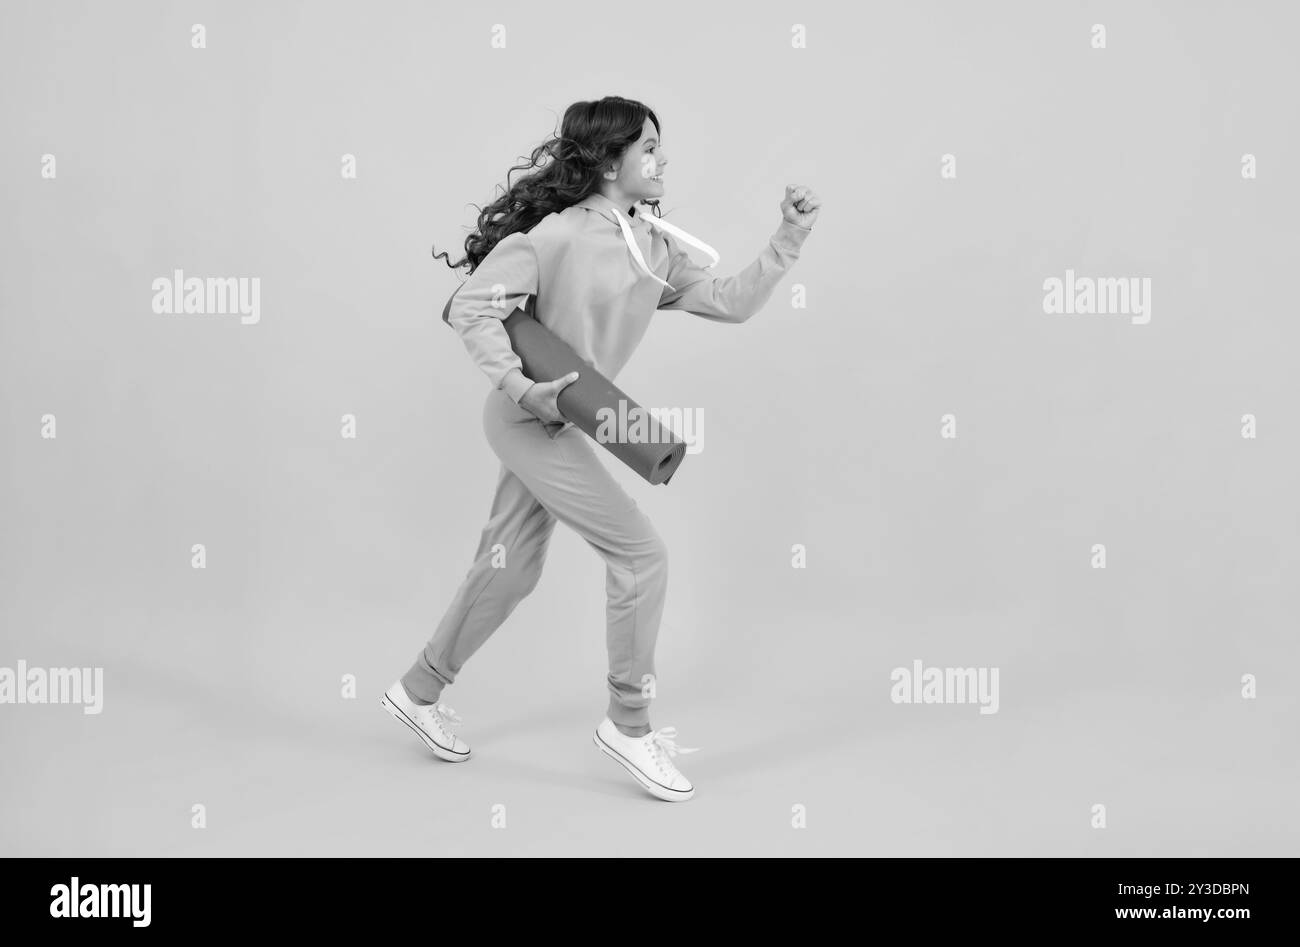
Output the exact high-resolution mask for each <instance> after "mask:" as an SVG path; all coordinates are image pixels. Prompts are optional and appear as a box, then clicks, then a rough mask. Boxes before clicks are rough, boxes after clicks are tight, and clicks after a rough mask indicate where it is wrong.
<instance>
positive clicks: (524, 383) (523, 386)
mask: <svg viewBox="0 0 1300 947" xmlns="http://www.w3.org/2000/svg"><path fill="white" fill-rule="evenodd" d="M498 387H499V388H500V389H501V390H502V391H504V392H505V393H506V394H507V395H509V396H510V400H511V401H513V402H514V403H515V404H518V403H519V399H520V398H522V397H523V396H524V392H525V391H527V390H528V389H529V388H531V387H533V380H532V379H531V378H528V377H527V376H525V375H524V373H523V372H522V371H521V370H520V369H518V368H512V369H510V371H508V372H506V377H505V380H504V381H503V382H502V383H501V384H500V385H499V386H498Z"/></svg>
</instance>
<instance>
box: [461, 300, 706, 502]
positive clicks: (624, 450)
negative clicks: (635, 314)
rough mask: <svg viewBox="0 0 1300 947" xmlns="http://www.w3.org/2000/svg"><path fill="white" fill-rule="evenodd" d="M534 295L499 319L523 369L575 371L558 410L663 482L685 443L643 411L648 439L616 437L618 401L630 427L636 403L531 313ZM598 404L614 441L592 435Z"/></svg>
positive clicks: (549, 376)
mask: <svg viewBox="0 0 1300 947" xmlns="http://www.w3.org/2000/svg"><path fill="white" fill-rule="evenodd" d="M455 298H456V294H455V293H453V294H452V299H455ZM536 298H537V297H535V296H529V297H528V302H527V304H526V305H525V306H524V308H523V309H516V310H515V311H514V312H512V313H511V314H510V315H509V316H508V317H507V318H506V319H505V320H504V324H505V327H506V334H507V335H509V336H510V347H511V348H512V349H514V351H515V354H516V355H518V356H519V360H520V361H521V362H523V363H524V374H525V375H526V376H528V377H529V378H530V379H532V380H533V381H555V379H557V378H560V377H562V376H564V375H567V374H568V373H569V372H575V371H576V372H577V373H578V380H577V381H575V382H574V383H573V384H571V385H568V386H566V387H565V388H564V390H563V391H561V392H560V396H559V398H557V399H556V404H557V405H558V406H559V409H560V413H561V414H563V415H564V417H565V418H566V419H568V420H570V421H572V422H573V425H574V427H577V428H580V429H582V430H583V431H585V432H586V434H587V435H588V436H589V437H590V438H591V439H592V440H593V441H595V442H596V443H597V444H600V446H601V447H603V448H605V449H606V450H607V451H609V452H610V453H611V454H613V455H614V456H615V457H617V458H618V459H619V460H621V461H622V462H623V463H625V464H627V466H629V467H631V468H632V469H633V470H634V471H636V473H637V474H638V475H639V476H640V477H642V478H643V479H644V480H646V481H648V482H649V483H652V484H658V483H664V484H666V483H667V482H668V481H669V480H671V479H672V476H673V474H674V473H676V472H677V468H678V467H680V466H681V463H682V461H683V460H684V459H685V458H686V442H685V441H683V440H682V439H681V438H679V437H678V436H677V435H676V434H674V433H673V432H672V431H671V430H670V429H669V428H667V427H665V426H664V425H662V424H660V423H659V421H658V420H657V419H656V418H655V417H654V415H652V414H650V413H649V412H646V415H645V417H646V424H645V428H646V431H647V436H648V438H649V441H648V442H645V443H637V444H630V443H627V442H625V441H623V440H621V439H618V434H619V432H618V428H617V424H618V418H620V417H622V416H624V413H623V412H620V411H619V408H618V403H619V401H623V402H625V403H626V408H625V409H624V411H625V415H626V417H627V418H628V420H629V426H631V422H632V419H634V418H636V417H637V416H638V415H639V414H640V412H641V410H642V409H641V406H640V405H638V404H637V403H636V402H635V401H633V400H632V399H631V398H629V397H628V396H627V395H626V394H625V393H624V392H623V390H622V389H621V388H619V387H618V386H617V385H615V384H614V383H613V382H612V381H610V380H609V379H608V378H606V377H605V376H604V375H602V374H601V373H600V372H598V371H596V369H595V368H594V367H593V366H592V364H591V363H590V362H588V361H586V360H585V359H583V358H582V357H581V356H579V355H578V353H577V352H575V351H574V350H573V348H572V347H571V346H570V345H569V344H568V343H567V342H565V341H564V340H563V339H561V338H560V337H559V336H557V335H556V334H555V333H554V332H552V331H551V330H550V329H548V328H546V326H544V325H542V324H541V323H540V322H538V321H537V320H536V319H535V318H534V317H533V309H534V304H535V302H536ZM450 309H451V299H449V300H447V305H446V306H445V307H444V308H443V310H442V318H443V321H444V322H446V321H447V313H448V311H449V310H450ZM448 324H449V325H450V323H448ZM602 408H608V409H609V411H611V412H613V418H614V424H615V427H614V433H615V436H616V439H615V440H611V441H601V440H600V439H599V438H597V437H596V431H597V429H598V428H599V427H600V426H601V421H600V419H599V418H598V417H597V412H598V411H600V410H601V409H602ZM525 410H526V409H525Z"/></svg>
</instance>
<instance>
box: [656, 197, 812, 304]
mask: <svg viewBox="0 0 1300 947" xmlns="http://www.w3.org/2000/svg"><path fill="white" fill-rule="evenodd" d="M820 210H821V198H819V197H818V196H817V195H816V194H815V193H813V191H812V189H811V188H808V187H804V186H802V185H800V186H790V187H787V188H786V189H785V199H784V200H783V201H782V202H781V223H780V225H779V226H778V227H777V228H776V233H774V234H772V236H771V238H770V239H769V240H768V242H767V246H766V247H764V248H763V252H762V253H760V254H759V255H758V259H757V260H755V261H754V262H752V263H750V264H749V266H747V267H745V268H744V269H743V270H741V271H740V272H739V273H737V274H736V275H735V276H714V275H713V274H712V273H711V272H709V271H708V270H706V269H704V268H703V267H700V266H696V265H695V264H694V263H693V262H691V258H690V257H689V256H687V255H686V251H685V250H683V249H682V247H681V244H680V243H679V242H678V241H677V240H675V239H674V238H673V237H672V235H671V234H667V233H665V234H664V239H666V240H667V241H668V261H669V262H668V276H667V277H666V278H667V281H668V283H669V285H670V286H672V287H673V288H672V289H671V290H669V289H667V288H665V289H664V292H663V293H662V294H661V296H660V298H659V308H660V309H684V310H686V311H687V312H690V313H693V314H695V315H697V316H701V317H703V318H705V319H712V320H714V321H716V322H744V321H745V320H746V319H748V318H749V317H750V316H752V315H753V314H754V313H756V312H758V311H759V310H760V309H762V308H763V306H764V305H765V304H766V303H767V301H768V299H769V298H770V297H771V295H772V291H773V290H774V289H776V285H777V283H779V282H781V277H783V276H785V274H786V271H787V270H789V269H790V267H791V266H792V265H793V264H794V261H795V260H797V259H799V251H800V249H801V248H802V247H803V242H804V240H806V239H807V238H808V234H810V233H812V224H813V222H814V221H815V220H816V219H817V215H818V213H820Z"/></svg>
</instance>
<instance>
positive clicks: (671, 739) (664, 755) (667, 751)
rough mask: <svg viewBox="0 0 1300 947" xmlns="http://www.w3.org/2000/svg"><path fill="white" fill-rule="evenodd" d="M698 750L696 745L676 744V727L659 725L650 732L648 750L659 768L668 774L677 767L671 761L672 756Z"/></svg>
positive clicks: (675, 770) (673, 771) (674, 771)
mask: <svg viewBox="0 0 1300 947" xmlns="http://www.w3.org/2000/svg"><path fill="white" fill-rule="evenodd" d="M699 750H700V747H698V746H678V745H677V728H676V727H661V728H660V729H658V730H655V731H654V732H653V733H651V734H650V752H651V753H652V754H654V758H655V762H656V763H657V764H658V766H659V768H660V769H661V770H662V771H664V772H665V773H668V774H673V773H676V772H677V767H676V766H674V765H673V761H672V758H673V757H674V756H676V755H677V754H678V753H696V752H698V751H699Z"/></svg>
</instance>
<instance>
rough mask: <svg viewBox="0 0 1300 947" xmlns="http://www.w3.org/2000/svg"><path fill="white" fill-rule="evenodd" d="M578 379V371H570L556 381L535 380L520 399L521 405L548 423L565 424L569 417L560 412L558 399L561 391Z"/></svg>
mask: <svg viewBox="0 0 1300 947" xmlns="http://www.w3.org/2000/svg"><path fill="white" fill-rule="evenodd" d="M577 380H578V373H577V372H569V374H567V375H563V376H561V377H559V378H557V379H555V381H535V382H533V387H531V388H529V389H527V390H526V391H525V392H524V393H523V396H522V397H521V398H520V399H519V406H520V407H521V408H526V409H527V410H528V411H530V412H532V413H533V414H534V415H536V416H537V417H538V418H539V419H541V420H542V421H544V422H545V423H547V424H564V423H565V422H566V421H568V420H569V419H568V418H566V417H565V416H564V415H563V414H561V413H560V406H559V404H557V401H558V399H559V397H560V392H561V391H563V390H564V389H565V388H567V387H568V386H569V385H571V384H573V383H574V382H575V381H577Z"/></svg>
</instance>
